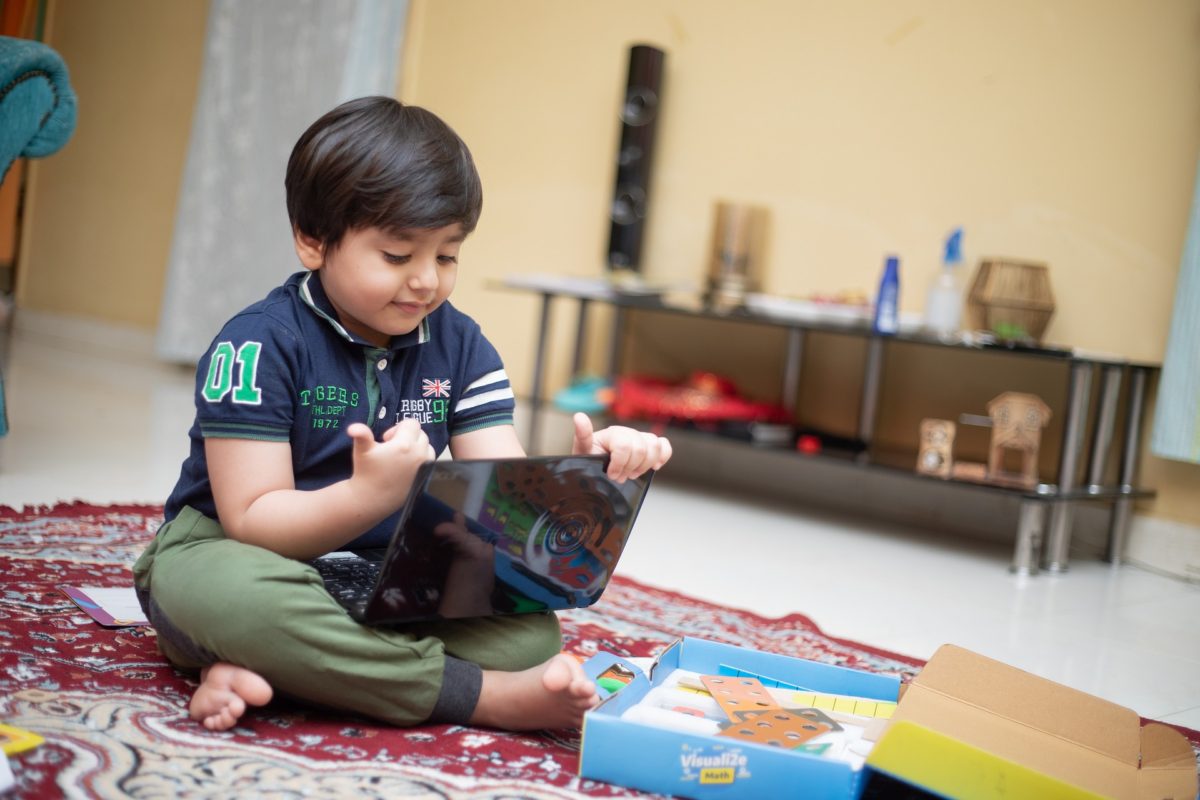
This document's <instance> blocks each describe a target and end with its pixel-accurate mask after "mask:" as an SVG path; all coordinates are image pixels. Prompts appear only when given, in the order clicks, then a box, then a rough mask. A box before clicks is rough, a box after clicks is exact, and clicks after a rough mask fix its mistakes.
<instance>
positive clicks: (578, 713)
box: [471, 653, 600, 731]
mask: <svg viewBox="0 0 1200 800" xmlns="http://www.w3.org/2000/svg"><path fill="white" fill-rule="evenodd" d="M598 702H600V698H599V696H598V695H597V694H596V685H595V684H594V683H592V682H591V681H590V680H588V678H587V676H586V675H584V672H583V667H582V665H580V663H579V662H578V661H576V660H575V659H574V658H572V657H571V656H569V655H566V654H565V653H559V654H558V655H556V656H554V657H553V658H551V659H550V660H548V661H546V662H544V663H541V664H538V665H537V666H536V667H530V668H529V669H527V670H523V671H521V672H497V671H493V670H484V672H483V688H482V689H481V690H480V692H479V702H478V703H477V704H476V705H475V711H474V713H472V714H471V723H472V724H473V725H484V726H487V727H491V728H502V729H504V730H509V731H522V730H540V729H542V728H578V727H579V726H581V725H582V724H583V712H585V711H587V710H588V709H590V708H592V707H594V706H595V705H596V704H597V703H598Z"/></svg>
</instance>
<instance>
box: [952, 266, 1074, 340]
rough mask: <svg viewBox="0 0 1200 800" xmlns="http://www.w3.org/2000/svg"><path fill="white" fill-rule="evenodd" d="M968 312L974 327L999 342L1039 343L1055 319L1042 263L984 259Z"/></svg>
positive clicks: (1045, 270) (976, 275) (1051, 298)
mask: <svg viewBox="0 0 1200 800" xmlns="http://www.w3.org/2000/svg"><path fill="white" fill-rule="evenodd" d="M967 313H968V314H969V315H970V317H971V320H970V322H971V324H973V325H974V326H975V327H976V328H979V329H982V330H987V331H991V332H992V333H994V334H995V335H996V336H997V337H998V338H1000V339H1018V340H1019V339H1031V340H1033V341H1035V342H1040V341H1041V339H1042V335H1043V334H1045V332H1046V326H1047V325H1049V324H1050V318H1051V317H1052V316H1054V293H1053V292H1052V291H1051V290H1050V273H1049V270H1048V269H1047V267H1046V265H1045V264H1035V263H1031V262H1025V261H1011V260H1007V259H1004V260H1002V259H985V260H983V261H981V262H980V264H979V270H978V271H977V272H976V273H975V280H974V282H973V283H972V285H971V292H970V294H969V295H968V296H967Z"/></svg>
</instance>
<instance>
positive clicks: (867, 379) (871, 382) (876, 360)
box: [858, 336, 883, 457]
mask: <svg viewBox="0 0 1200 800" xmlns="http://www.w3.org/2000/svg"><path fill="white" fill-rule="evenodd" d="M882 373H883V337H882V336H872V337H871V338H869V339H868V340H867V363H866V366H865V368H864V371H863V387H862V401H861V404H860V405H859V409H858V439H859V441H860V442H862V444H863V446H864V447H865V448H866V449H865V450H863V452H862V457H866V455H867V452H868V451H869V450H870V447H871V439H872V438H874V436H875V413H876V411H877V410H878V408H879V384H880V381H881V380H882V377H883V375H882Z"/></svg>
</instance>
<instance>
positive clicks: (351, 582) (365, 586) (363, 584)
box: [312, 556, 382, 608]
mask: <svg viewBox="0 0 1200 800" xmlns="http://www.w3.org/2000/svg"><path fill="white" fill-rule="evenodd" d="M312 565H313V566H314V567H315V568H316V570H317V572H318V573H320V575H321V579H322V580H324V581H325V591H327V592H329V593H330V594H331V595H333V597H334V599H335V600H337V601H338V602H339V603H341V604H342V605H343V606H345V607H346V608H355V607H356V606H359V605H362V604H363V603H366V602H367V598H368V597H370V596H371V590H372V589H374V588H375V581H376V579H378V577H379V570H380V568H381V567H382V565H381V564H380V563H379V562H378V561H368V560H367V559H365V558H359V557H357V556H356V557H354V558H318V559H317V560H316V561H313V562H312Z"/></svg>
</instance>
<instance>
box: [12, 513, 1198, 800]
mask: <svg viewBox="0 0 1200 800" xmlns="http://www.w3.org/2000/svg"><path fill="white" fill-rule="evenodd" d="M160 514H161V508H159V507H154V506H122V507H117V506H108V507H96V506H89V505H84V504H79V503H76V504H69V505H57V506H54V507H52V508H40V509H39V508H26V509H25V510H23V511H16V510H13V509H10V508H5V507H0V570H2V571H3V575H4V586H3V595H2V596H0V722H3V723H5V724H8V725H12V726H15V727H18V728H22V729H25V730H29V731H33V732H35V733H37V734H39V735H41V736H43V737H44V738H45V742H44V743H42V744H41V745H39V746H38V747H36V748H34V749H32V750H27V751H25V752H23V753H20V754H18V755H15V756H12V757H10V760H11V763H12V766H13V770H14V772H15V773H16V780H17V788H16V791H15V794H14V795H13V796H15V797H19V798H47V797H58V796H64V795H65V796H75V797H122V796H156V797H172V796H206V797H234V796H240V795H242V794H245V793H247V792H249V791H253V793H254V794H256V795H267V796H274V795H287V796H301V795H304V796H322V797H350V796H353V797H380V798H382V797H410V798H444V797H446V798H469V799H470V800H485V798H495V799H496V800H499V799H500V798H573V797H639V796H642V795H640V794H639V793H637V792H633V791H630V790H626V789H622V788H621V787H617V786H612V785H609V784H604V783H597V782H594V781H588V780H584V779H581V778H579V776H578V775H577V774H576V767H577V761H578V747H579V742H578V736H577V732H573V731H557V732H545V733H535V734H516V733H502V732H498V731H493V730H486V729H481V728H470V727H463V726H454V725H431V726H426V727H422V728H415V729H407V730H402V729H396V728H390V727H386V726H382V725H379V724H376V723H373V722H370V721H367V720H364V719H360V718H352V717H346V716H337V715H333V714H329V713H324V712H319V711H314V710H311V709H306V708H302V707H298V706H292V705H288V704H286V703H282V702H276V703H272V704H271V705H269V706H267V707H266V708H264V709H254V710H251V711H250V712H249V713H248V714H247V715H246V716H245V717H243V719H242V720H241V724H239V725H238V726H237V727H236V728H234V729H233V730H230V731H225V732H222V733H210V732H208V731H205V730H204V729H203V728H201V727H200V726H198V725H196V724H195V723H194V722H192V721H191V720H190V719H189V718H188V716H187V702H188V699H189V698H190V696H191V691H192V688H193V687H194V684H193V683H191V682H189V680H188V679H187V678H186V677H185V676H184V675H182V674H180V673H178V672H176V671H175V670H174V669H172V668H171V667H170V666H169V665H168V664H167V663H166V661H165V660H164V659H163V658H162V657H161V656H160V655H159V654H158V652H157V650H156V649H155V643H154V633H153V631H151V630H150V629H149V628H118V629H108V628H103V627H101V626H100V625H98V624H96V623H95V622H93V621H92V620H91V618H90V617H88V616H87V615H86V614H85V613H83V612H82V611H80V610H79V609H78V608H77V607H76V606H75V605H74V604H73V603H72V602H70V601H69V600H68V599H67V598H66V596H65V595H63V594H62V592H61V591H59V589H58V587H59V586H62V585H88V586H122V585H125V586H127V585H129V584H130V581H131V578H130V573H129V567H130V565H131V564H132V563H133V561H134V559H135V558H136V557H137V555H138V553H140V552H141V549H142V547H143V546H144V545H145V543H146V542H147V541H148V540H149V538H150V537H151V536H153V533H154V530H155V528H156V527H157V525H158V522H159V515H160ZM561 617H562V621H563V630H564V633H565V636H566V640H567V650H568V651H569V652H573V653H577V654H580V655H583V656H587V655H590V654H592V653H595V652H597V651H600V650H604V651H609V652H613V653H616V654H618V655H622V656H631V657H636V656H652V655H655V654H657V653H658V652H659V651H661V650H662V649H663V648H664V647H665V646H666V645H668V644H669V643H671V642H672V641H674V640H675V639H677V638H679V637H680V636H695V637H701V638H705V639H712V640H715V641H720V642H727V643H730V644H736V645H742V646H747V647H754V648H758V649H761V650H767V651H772V652H778V653H786V654H788V655H793V656H799V657H801V658H808V659H813V660H816V661H822V662H826V663H833V664H840V665H844V666H848V667H853V668H855V669H861V670H867V671H871V672H886V673H892V674H898V675H900V676H902V677H903V678H905V679H908V678H911V677H912V675H913V674H915V673H916V672H917V671H918V670H919V669H920V667H921V663H922V662H920V661H918V660H915V659H911V658H907V657H904V656H900V655H896V654H893V653H887V652H884V651H881V650H878V649H875V648H871V647H866V646H864V645H861V644H857V643H855V642H849V641H844V640H838V639H832V638H830V637H828V636H825V635H824V634H823V633H821V631H820V630H819V629H818V628H817V626H816V625H814V624H813V623H812V621H810V620H809V619H808V618H807V617H804V616H801V615H799V614H793V615H791V616H787V617H782V618H778V619H766V618H764V617H760V616H757V615H755V614H752V613H749V612H746V611H739V610H735V609H730V608H723V607H720V606H714V605H712V604H710V603H706V602H703V601H700V600H696V599H694V598H689V597H685V596H683V595H680V594H676V593H674V592H669V591H664V590H661V589H655V588H653V587H650V586H646V585H643V584H640V583H636V582H634V581H631V580H628V579H623V578H620V577H618V578H617V579H616V580H615V581H614V582H613V583H612V584H611V585H610V587H609V589H608V590H607V591H606V592H605V594H604V597H603V599H602V600H601V601H600V602H599V603H598V604H597V605H595V606H593V607H592V608H591V609H586V610H582V611H573V612H569V613H565V614H562V615H561ZM1185 733H1187V734H1189V736H1190V738H1192V741H1193V743H1194V744H1196V745H1197V746H1200V734H1197V733H1196V732H1194V731H1185Z"/></svg>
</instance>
